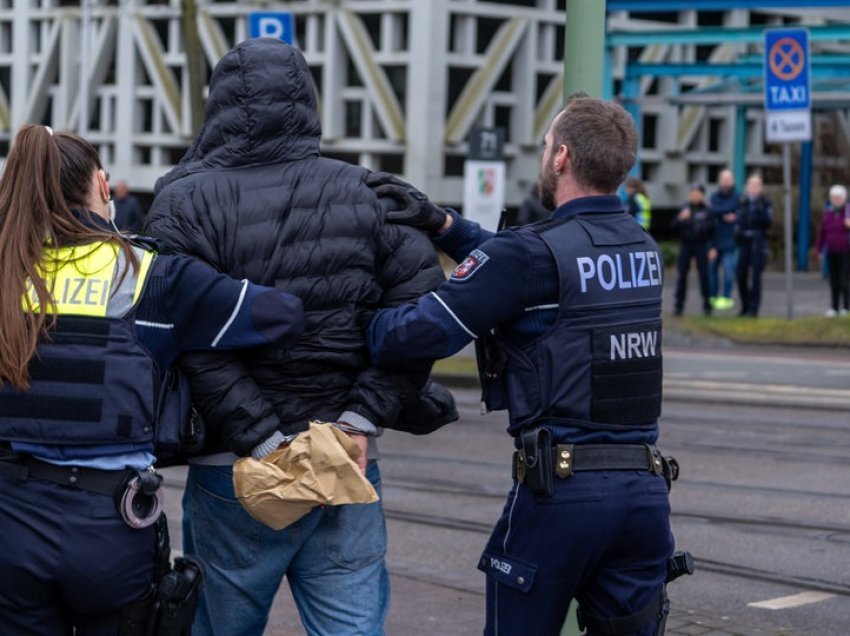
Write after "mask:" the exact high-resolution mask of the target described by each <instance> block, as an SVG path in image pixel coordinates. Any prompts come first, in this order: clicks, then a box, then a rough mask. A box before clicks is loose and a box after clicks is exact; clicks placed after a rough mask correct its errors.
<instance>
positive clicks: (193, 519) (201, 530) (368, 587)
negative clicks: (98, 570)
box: [183, 462, 389, 636]
mask: <svg viewBox="0 0 850 636" xmlns="http://www.w3.org/2000/svg"><path fill="white" fill-rule="evenodd" d="M366 476H367V477H368V478H369V481H370V482H372V485H374V486H375V489H376V490H377V491H378V494H379V495H380V492H381V477H380V473H379V471H378V465H377V463H375V462H371V463H370V464H369V467H368V469H367V472H366ZM183 546H184V551H185V553H186V554H193V555H196V556H198V557H200V558H201V559H202V560H203V561H204V564H205V565H206V570H207V579H206V582H205V583H204V588H203V593H202V595H201V600H200V603H199V605H198V613H197V615H196V617H195V622H194V625H193V630H192V634H194V635H195V636H206V635H210V636H212V635H214V634H218V635H221V636H248V635H256V636H261V635H262V633H263V630H264V629H265V626H266V622H267V621H268V616H269V611H270V609H271V606H272V602H273V600H274V596H275V593H276V592H277V590H278V588H279V587H280V584H281V581H282V579H283V577H284V575H285V576H286V578H287V580H288V582H289V587H290V589H291V590H292V595H293V597H294V598H295V603H296V605H297V606H298V612H299V613H300V615H301V622H302V623H303V624H304V628H305V629H306V630H307V633H308V634H311V635H312V634H316V635H327V634H334V635H349V634H351V635H354V634H357V635H363V636H372V635H376V634H383V633H384V630H383V624H384V619H385V618H386V615H387V610H388V609H389V577H388V575H387V569H386V565H385V562H384V556H385V554H386V549H387V531H386V525H385V523H384V513H383V509H382V508H381V502H380V501H378V502H376V503H373V504H365V505H344V506H324V507H317V508H314V509H313V510H312V511H310V512H309V513H308V514H307V515H305V516H304V517H302V518H301V519H299V520H298V521H297V522H295V523H294V524H292V525H291V526H289V527H287V528H284V529H283V530H280V531H277V530H272V529H271V528H269V527H268V526H266V525H264V524H262V523H260V522H259V521H256V520H254V519H253V518H252V517H251V516H250V515H249V514H248V513H247V512H245V510H244V508H242V505H241V504H240V503H239V501H238V500H237V499H236V496H235V495H234V491H233V469H232V468H231V467H230V466H200V465H192V466H190V467H189V477H188V481H187V483H186V491H185V494H184V496H183Z"/></svg>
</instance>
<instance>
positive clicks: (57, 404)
mask: <svg viewBox="0 0 850 636" xmlns="http://www.w3.org/2000/svg"><path fill="white" fill-rule="evenodd" d="M110 207H111V206H110V192H109V184H108V179H107V177H106V173H105V172H104V170H103V168H102V166H101V162H100V158H99V157H98V155H97V151H96V150H95V149H94V148H93V147H92V145H91V144H90V143H88V142H87V141H85V140H84V139H82V138H80V137H78V136H77V135H74V134H71V133H60V132H55V133H54V132H53V131H52V130H51V129H49V128H47V127H46V126H32V125H27V126H24V127H23V128H22V129H21V130H20V132H19V133H18V134H17V135H16V136H15V141H14V145H13V146H12V150H11V152H10V153H9V156H8V158H7V160H6V165H5V168H4V172H3V177H2V179H0V325H2V333H0V336H2V337H0V633H2V634H4V635H6V634H45V635H47V634H63V635H68V634H72V633H77V634H87V635H91V636H114V635H116V634H142V633H144V634H148V633H150V634H153V633H160V632H159V630H158V628H157V626H156V624H151V625H150V627H144V626H143V624H144V623H147V622H148V621H151V622H153V621H154V619H155V617H156V611H155V607H154V601H155V600H156V598H155V597H154V592H155V587H154V585H155V583H156V582H157V580H158V579H159V578H160V577H161V576H163V574H164V573H165V572H164V571H163V561H164V564H165V565H166V566H167V564H168V559H169V555H168V539H167V537H168V533H167V529H166V527H165V518H164V516H162V515H161V514H160V513H161V510H162V507H161V497H162V489H161V485H160V481H161V477H160V476H159V475H157V474H156V473H155V472H154V471H153V469H152V468H151V466H152V464H153V463H154V462H155V461H156V459H157V455H158V453H159V451H160V450H162V449H161V448H160V447H159V446H158V444H157V442H158V441H159V440H161V439H162V438H163V436H162V435H161V434H162V433H163V432H164V431H167V430H172V429H173V430H177V429H180V428H181V427H182V426H183V422H182V421H179V420H180V419H181V418H180V417H178V416H180V415H181V412H180V409H177V412H172V411H169V410H168V409H164V411H160V409H161V407H162V405H163V404H164V403H165V404H170V402H169V401H168V400H166V399H165V398H164V397H163V396H164V395H166V394H167V392H168V390H169V387H170V385H171V382H170V381H168V380H167V379H168V378H170V375H167V372H168V371H169V369H170V367H171V366H172V363H173V362H174V360H175V358H176V357H177V356H178V355H179V354H180V353H181V352H183V351H189V350H199V349H214V348H215V349H220V348H226V349H233V348H240V347H259V346H262V345H277V346H281V347H283V346H285V345H286V344H287V343H288V342H291V341H292V340H294V339H295V338H297V337H298V336H299V335H300V333H301V331H302V329H303V326H304V314H303V311H302V306H301V302H300V301H299V300H298V299H297V298H295V297H294V296H291V295H290V294H287V293H284V292H279V291H276V290H274V289H270V288H265V287H260V286H258V285H251V284H246V283H245V282H240V281H236V280H234V279H232V278H229V277H227V276H225V275H223V274H219V273H218V272H216V271H215V270H214V269H212V268H211V267H209V266H208V265H206V264H204V263H201V262H200V261H196V260H194V259H190V258H187V257H185V256H171V255H159V254H157V253H156V251H155V249H154V247H153V245H154V242H153V241H150V240H148V241H141V240H132V241H131V240H130V239H128V238H127V237H125V236H123V235H121V234H119V233H117V232H115V230H114V228H113V227H112V225H111V223H110V220H109V219H110ZM178 397H181V398H182V400H183V402H184V403H188V401H189V396H188V395H186V394H182V395H181V396H178ZM163 412H167V413H173V414H174V415H175V417H174V418H164V417H163V416H162V413H163ZM182 415H183V416H185V415H186V413H185V412H183V413H182ZM134 485H135V488H136V489H137V490H135V491H134V490H133V486H134ZM157 502H160V503H157ZM186 618H187V619H189V620H191V616H186ZM131 623H132V624H133V625H135V629H133V628H132V627H130V625H131ZM184 627H185V628H186V629H188V625H185V626H184ZM169 633H170V632H169ZM175 633H176V632H175ZM180 633H184V632H182V631H181V632H180ZM186 633H188V632H186Z"/></svg>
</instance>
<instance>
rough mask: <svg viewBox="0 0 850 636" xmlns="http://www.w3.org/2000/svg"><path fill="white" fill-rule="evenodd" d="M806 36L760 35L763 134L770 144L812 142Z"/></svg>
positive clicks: (797, 32) (790, 32) (788, 32)
mask: <svg viewBox="0 0 850 636" xmlns="http://www.w3.org/2000/svg"><path fill="white" fill-rule="evenodd" d="M810 62H811V61H810V51H809V32H808V30H806V29H770V30H768V31H765V32H764V110H765V118H764V123H765V133H766V138H767V141H768V142H770V143H786V142H792V141H810V140H811V138H812V111H811V108H812V80H811V64H810Z"/></svg>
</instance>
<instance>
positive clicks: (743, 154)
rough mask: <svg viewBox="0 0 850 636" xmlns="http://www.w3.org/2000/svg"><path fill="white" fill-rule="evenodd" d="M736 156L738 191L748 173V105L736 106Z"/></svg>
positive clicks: (735, 170)
mask: <svg viewBox="0 0 850 636" xmlns="http://www.w3.org/2000/svg"><path fill="white" fill-rule="evenodd" d="M734 152H735V156H734V157H733V159H732V165H731V166H730V167H731V168H732V174H734V175H735V185H736V187H737V188H738V191H739V192H740V191H742V190H743V188H744V180H745V179H746V174H747V107H746V106H738V107H736V108H735V151H734Z"/></svg>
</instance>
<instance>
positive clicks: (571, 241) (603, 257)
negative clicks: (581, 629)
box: [368, 196, 673, 634]
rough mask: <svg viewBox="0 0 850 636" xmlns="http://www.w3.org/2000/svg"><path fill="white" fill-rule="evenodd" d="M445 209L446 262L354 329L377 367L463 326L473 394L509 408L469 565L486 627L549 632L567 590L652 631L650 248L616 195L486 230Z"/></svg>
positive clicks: (657, 617) (662, 493)
mask: <svg viewBox="0 0 850 636" xmlns="http://www.w3.org/2000/svg"><path fill="white" fill-rule="evenodd" d="M451 214H452V215H453V223H452V226H451V227H450V229H449V230H448V231H447V232H445V233H444V234H442V235H440V236H438V237H437V238H435V239H434V242H435V243H436V244H437V245H438V246H439V247H441V248H442V249H443V250H444V251H446V252H447V253H448V254H449V255H450V256H452V257H453V258H455V260H457V261H459V262H460V264H459V265H458V267H457V268H456V269H455V271H454V273H453V274H452V276H451V277H450V279H449V280H448V281H447V282H446V283H444V284H443V285H442V286H441V287H440V288H438V289H437V291H435V292H433V293H432V294H430V295H428V296H424V297H422V298H421V299H420V300H419V301H418V302H417V303H416V304H414V305H406V306H403V307H399V308H395V309H386V310H382V311H380V312H378V314H377V315H376V316H375V318H374V320H373V322H372V324H371V325H370V327H369V333H368V338H369V346H370V350H371V352H372V356H373V360H374V362H375V363H378V364H383V365H389V366H393V365H406V366H409V365H410V364H411V363H416V361H419V362H421V363H422V364H426V363H427V362H429V361H431V360H433V359H435V358H441V357H446V356H449V355H452V354H453V353H455V352H457V351H458V350H460V349H461V348H462V347H463V346H465V345H466V344H467V343H468V342H469V341H470V340H472V339H475V340H476V347H477V349H478V354H479V356H478V358H479V370H480V372H481V376H482V388H483V391H484V396H483V398H484V401H485V403H486V405H487V407H488V408H489V409H490V410H498V409H508V411H509V416H510V419H509V422H510V423H509V427H508V432H509V433H510V434H511V435H512V436H513V437H514V438H515V447H516V449H517V450H516V452H515V454H514V474H515V481H514V485H513V488H512V489H511V491H510V493H509V495H508V499H507V502H506V505H505V508H504V512H503V514H502V517H501V519H500V520H499V521H498V523H497V524H496V526H495V529H494V531H493V534H492V536H491V538H490V540H489V542H488V544H487V546H486V548H485V550H484V553H483V555H482V556H481V559H480V561H479V564H478V567H479V569H481V570H483V571H484V572H485V573H486V575H487V625H486V629H485V633H488V634H521V633H523V634H558V633H559V631H560V629H561V626H562V625H563V623H564V620H565V617H566V613H567V609H568V604H569V601H570V599H573V598H576V599H578V601H579V605H580V608H581V613H582V615H583V617H584V622H585V624H586V625H587V627H588V630H589V631H588V633H590V634H602V633H606V634H613V633H632V634H654V633H655V630H656V628H657V626H658V623H659V622H661V621H663V615H664V611H665V604H666V601H665V598H664V594H663V585H664V581H665V573H666V563H667V560H668V558H669V557H670V555H671V553H672V550H673V538H672V535H671V532H670V525H669V515H670V507H669V500H668V482H667V481H666V480H665V477H664V476H663V475H662V474H661V473H662V468H661V467H662V461H661V459H662V458H661V457H660V455H659V454H658V453H657V450H656V449H655V448H654V444H655V442H656V440H657V437H658V417H659V414H660V407H661V373H662V369H661V318H660V315H661V286H662V276H663V272H662V269H663V264H662V259H661V256H660V253H659V251H658V247H657V245H656V244H655V242H654V241H653V240H652V238H651V237H650V236H649V234H648V233H647V232H645V231H644V230H643V229H642V228H641V227H640V226H638V225H637V224H636V223H635V222H634V220H633V219H632V218H631V217H630V216H628V215H627V214H626V213H625V212H624V211H623V206H622V203H621V202H620V200H619V199H618V198H617V197H615V196H592V197H584V198H580V199H575V200H573V201H570V202H568V203H566V204H564V205H562V206H560V207H559V208H558V209H557V210H556V211H555V212H554V214H553V215H552V217H551V218H550V219H549V220H547V221H544V222H541V223H538V224H535V225H530V226H525V227H521V228H511V229H509V230H506V231H503V232H499V233H498V234H496V235H493V234H491V233H489V232H487V231H485V230H483V229H482V228H480V227H479V226H478V225H477V224H475V223H472V222H469V221H466V220H464V219H462V218H461V217H459V216H458V215H457V214H456V213H454V212H451ZM465 254H468V256H467V257H466V258H465V259H463V255H465ZM461 259H463V260H461ZM610 619H613V620H610Z"/></svg>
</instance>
